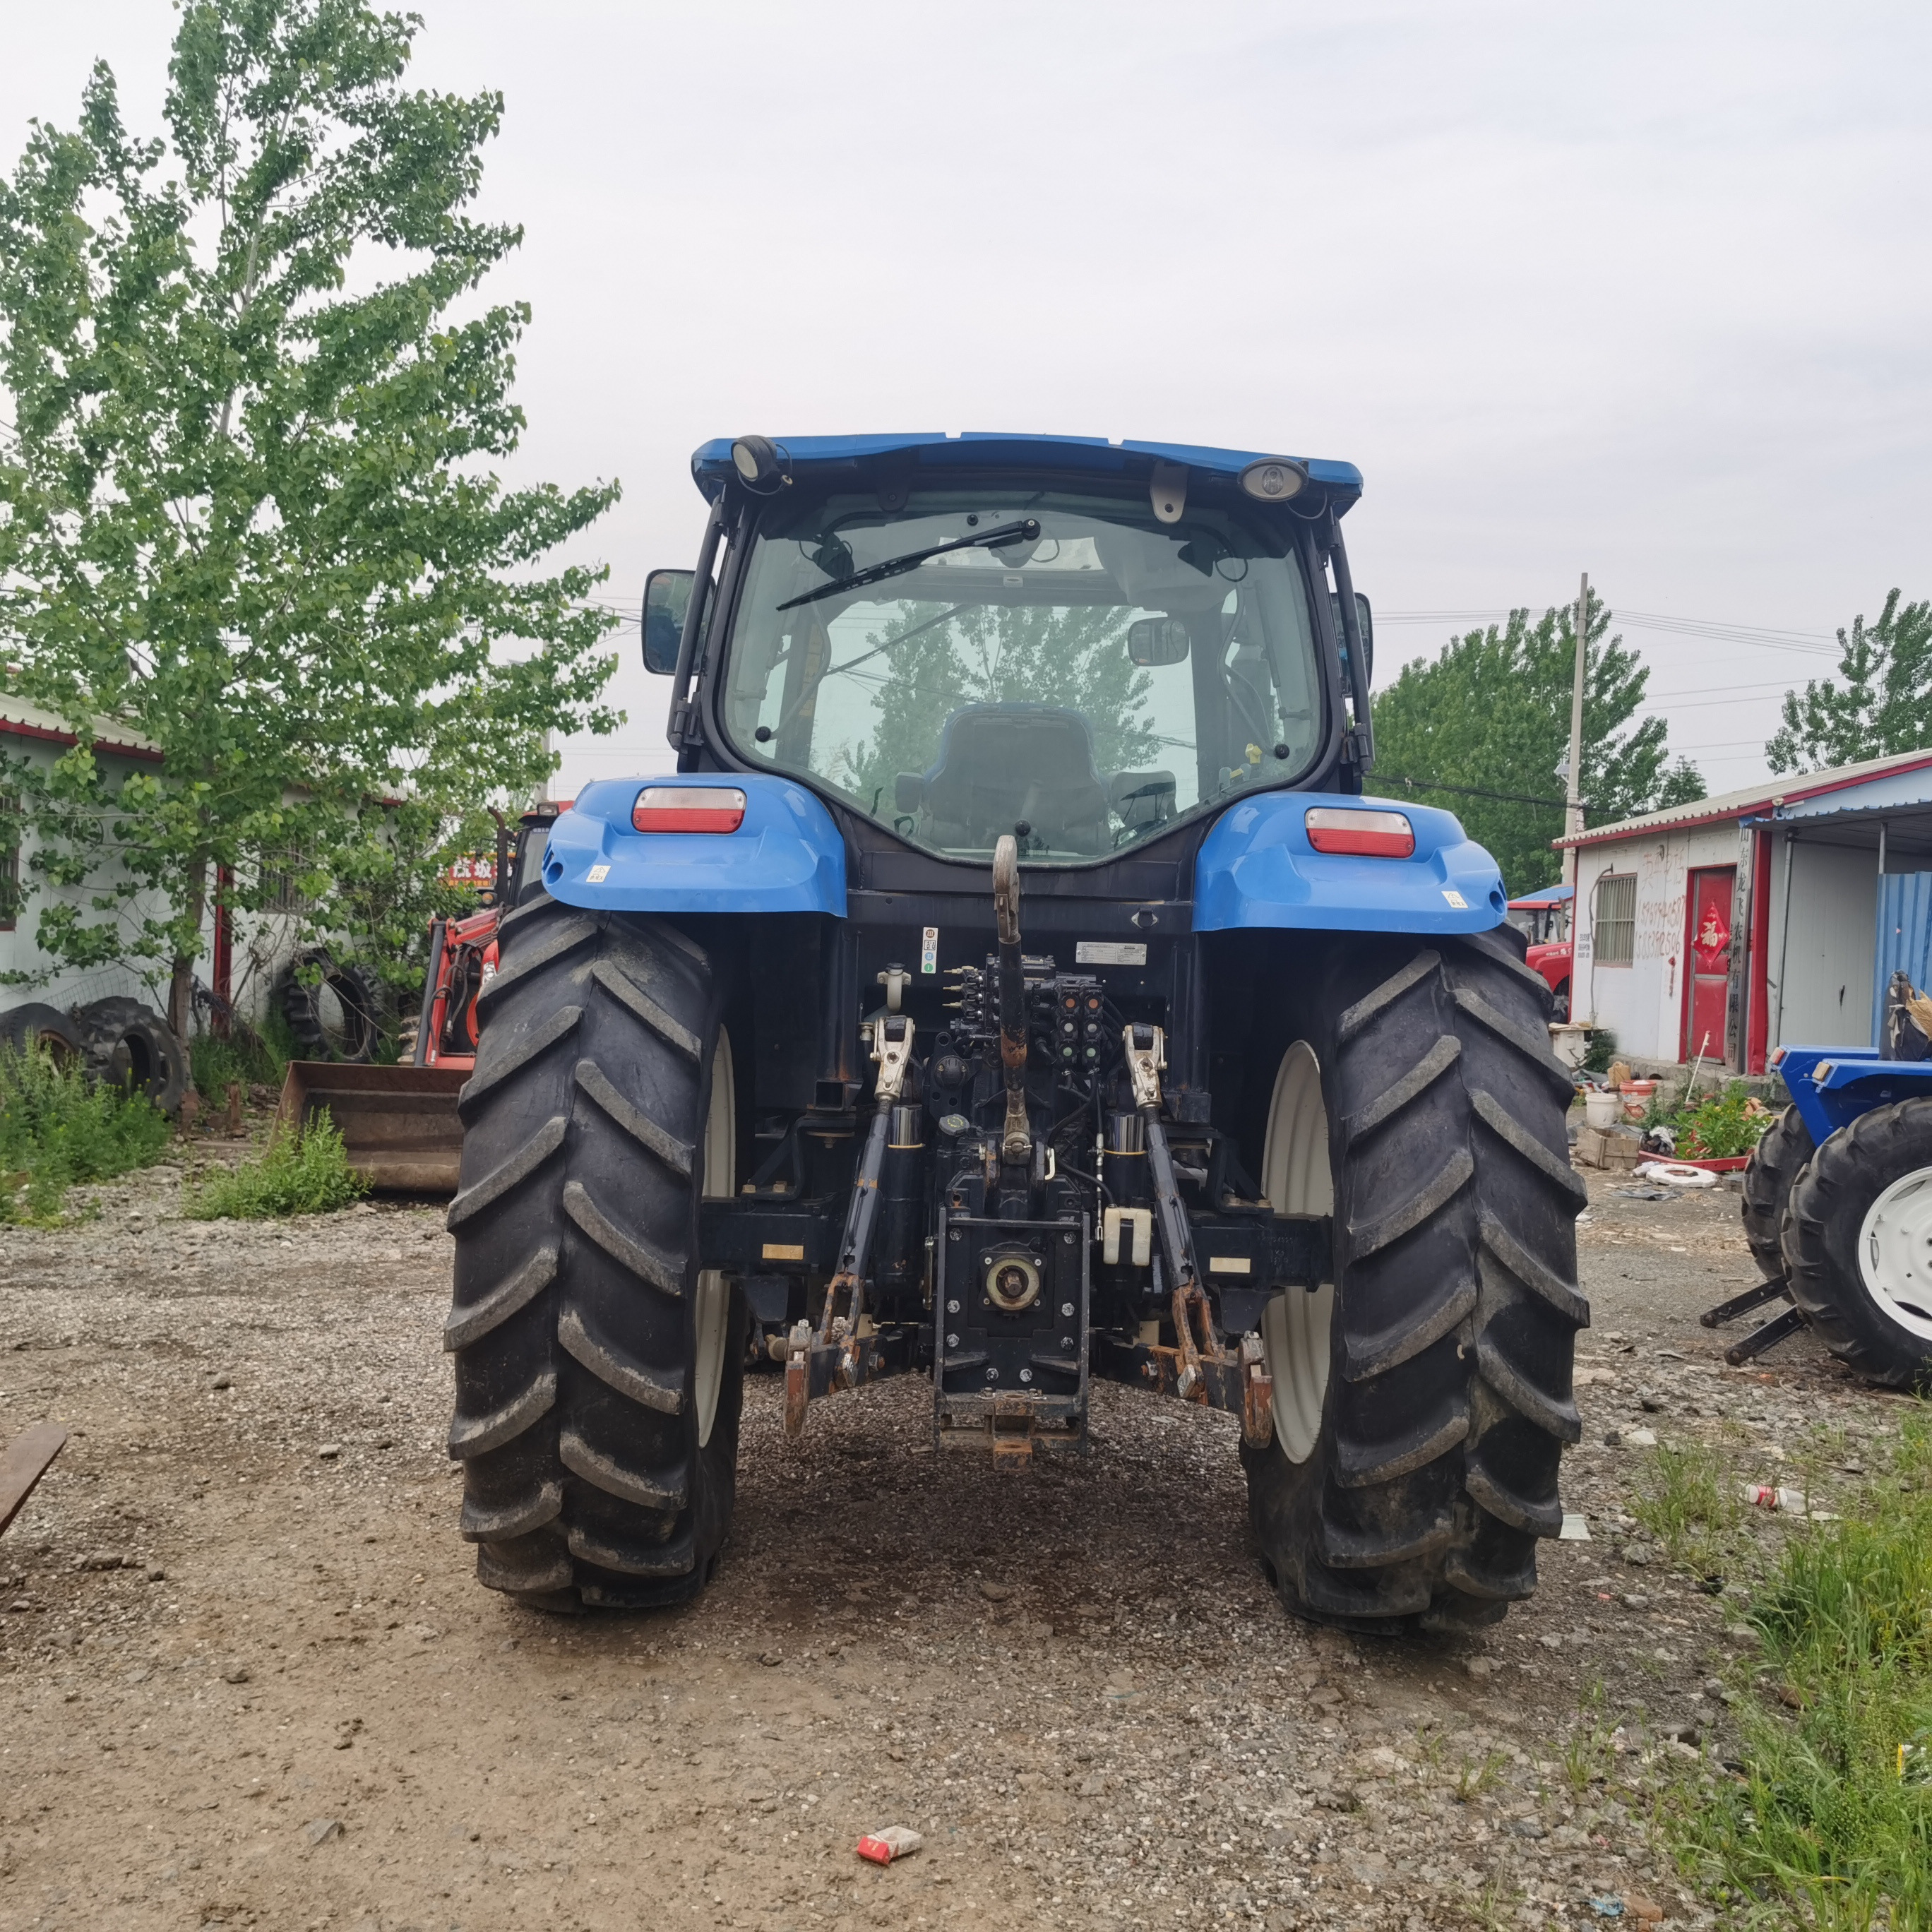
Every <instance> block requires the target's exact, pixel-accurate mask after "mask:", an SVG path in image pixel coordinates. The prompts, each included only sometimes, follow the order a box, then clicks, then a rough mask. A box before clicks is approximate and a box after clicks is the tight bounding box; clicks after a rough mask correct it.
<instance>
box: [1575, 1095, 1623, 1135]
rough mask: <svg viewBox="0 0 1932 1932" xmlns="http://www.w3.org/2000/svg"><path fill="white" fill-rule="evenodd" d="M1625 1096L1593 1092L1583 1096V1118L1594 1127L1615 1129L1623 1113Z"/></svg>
mask: <svg viewBox="0 0 1932 1932" xmlns="http://www.w3.org/2000/svg"><path fill="white" fill-rule="evenodd" d="M1623 1104H1624V1103H1623V1097H1622V1095H1621V1094H1608V1093H1598V1092H1597V1091H1594V1090H1593V1091H1591V1092H1589V1093H1588V1094H1585V1095H1584V1096H1583V1118H1584V1119H1585V1120H1586V1121H1588V1122H1589V1124H1590V1125H1591V1126H1592V1127H1615V1126H1616V1124H1617V1117H1618V1116H1619V1115H1620V1114H1621V1113H1622V1112H1623Z"/></svg>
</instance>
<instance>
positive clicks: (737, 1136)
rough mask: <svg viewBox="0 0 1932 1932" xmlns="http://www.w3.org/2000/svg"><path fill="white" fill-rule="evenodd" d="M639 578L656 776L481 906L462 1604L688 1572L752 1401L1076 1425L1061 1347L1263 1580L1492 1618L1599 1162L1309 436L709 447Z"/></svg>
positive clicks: (710, 1529)
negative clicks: (1223, 1449) (676, 550)
mask: <svg viewBox="0 0 1932 1932" xmlns="http://www.w3.org/2000/svg"><path fill="white" fill-rule="evenodd" d="M692 471H693V474H694V478H695V480H696V481H697V487H698V489H699V490H700V492H701V493H702V494H703V497H704V499H705V501H706V504H707V505H708V506H709V514H708V517H707V519H706V523H705V526H704V535H703V544H702V546H701V548H700V553H699V556H698V559H697V567H696V568H695V570H694V571H659V572H657V573H655V574H653V576H652V578H651V580H650V582H649V586H648V587H647V591H646V604H645V612H644V638H643V643H644V652H645V658H646V664H647V665H648V666H649V668H650V669H651V670H654V671H657V672H660V673H664V675H666V676H668V677H669V678H670V680H671V685H670V722H669V733H670V742H671V743H672V745H673V746H674V747H675V748H676V754H677V766H676V772H674V773H670V774H666V775H662V776H659V777H652V778H638V779H631V780H628V781H622V782H615V781H612V782H600V783H598V784H592V785H590V786H589V787H586V789H585V790H583V793H581V794H580V796H579V797H578V798H577V800H576V802H575V805H574V808H573V809H571V810H570V811H566V812H565V813H564V814H562V817H559V819H558V820H557V821H556V823H555V825H554V826H553V829H552V830H551V832H550V837H549V840H548V843H547V849H546V850H544V852H543V854H542V856H541V864H540V865H538V866H535V867H533V868H532V876H530V877H527V878H526V879H524V880H523V881H522V882H521V883H520V886H519V888H518V889H517V893H516V895H515V896H516V903H515V904H514V906H513V907H506V909H505V912H504V914H503V916H502V922H501V925H500V926H499V966H498V970H497V971H496V974H495V976H494V977H493V978H492V979H491V980H490V983H488V985H487V987H485V988H484V990H483V992H481V996H480V998H478V1001H477V1008H476V1010H477V1016H478V1025H479V1040H478V1049H477V1057H476V1063H475V1073H474V1075H473V1077H472V1079H470V1081H469V1085H468V1086H467V1087H466V1088H465V1090H464V1091H463V1097H462V1101H461V1115H462V1119H463V1130H464V1131H463V1150H462V1166H461V1185H460V1191H459V1192H458V1196H457V1197H456V1199H455V1202H454V1204H453V1205H452V1208H451V1210H450V1214H449V1224H450V1226H451V1227H452V1229H453V1230H454V1232H455V1237H456V1274H455V1305H454V1307H453V1308H452V1313H451V1314H450V1317H449V1325H448V1329H447V1334H446V1340H447V1342H448V1344H449V1347H450V1348H451V1349H452V1350H453V1351H454V1352H455V1358H456V1405H455V1409H456V1412H455V1421H454V1423H453V1424H452V1431H451V1436H450V1449H451V1453H452V1454H453V1455H454V1456H455V1457H458V1458H460V1460H461V1461H462V1463H463V1473H464V1477H465V1482H464V1501H463V1515H462V1528H463V1534H464V1535H465V1536H466V1537H467V1538H469V1539H471V1540H472V1541H474V1542H475V1544H476V1545H477V1546H478V1553H477V1571H478V1577H479V1578H480V1580H481V1581H482V1582H483V1583H484V1584H485V1585H487V1586H490V1588H492V1589H499V1590H502V1591H506V1592H509V1593H511V1595H513V1596H514V1597H516V1598H519V1599H520V1600H522V1601H525V1602H527V1603H529V1604H535V1605H538V1606H541V1607H552V1608H555V1609H559V1610H565V1609H576V1608H579V1607H584V1606H598V1605H608V1606H613V1607H634V1606H647V1605H652V1604H664V1603H668V1602H673V1601H677V1600H679V1599H681V1598H686V1597H688V1596H690V1595H693V1594H694V1593H695V1592H697V1591H698V1590H699V1589H701V1588H702V1587H703V1585H704V1583H705V1582H706V1580H707V1579H708V1578H709V1576H710V1575H711V1574H712V1570H713V1568H714V1566H715V1564H716V1562H717V1561H718V1554H719V1552H720V1550H721V1547H722V1546H723V1544H724V1541H725V1538H726V1535H727V1531H728V1529H729V1526H730V1517H731V1511H732V1503H733V1486H734V1481H735V1468H736V1455H737V1444H738V1427H739V1406H740V1398H741V1395H742V1377H743V1374H744V1372H745V1365H746V1363H747V1360H748V1358H750V1359H751V1360H754V1361H757V1360H769V1361H772V1362H775V1363H779V1364H782V1371H783V1374H784V1406H785V1424H786V1427H787V1430H789V1431H790V1432H791V1433H794V1434H796V1433H797V1432H798V1431H799V1430H802V1429H803V1428H804V1427H805V1426H806V1424H807V1418H808V1413H809V1411H810V1408H811V1404H812V1403H814V1401H816V1400H820V1399H821V1398H823V1397H826V1396H829V1395H832V1394H834V1392H835V1391H841V1390H849V1389H853V1388H860V1387H863V1386H865V1385H868V1384H870V1383H872V1382H876V1381H878V1380H879V1379H881V1378H883V1377H885V1376H892V1375H901V1374H907V1373H912V1374H916V1375H918V1376H922V1377H923V1378H926V1379H929V1382H930V1384H931V1387H932V1405H933V1429H934V1433H935V1443H936V1444H937V1445H938V1447H940V1448H941V1449H943V1450H945V1451H950V1452H959V1453H974V1454H982V1455H987V1456H990V1457H993V1458H995V1460H997V1461H999V1462H1001V1463H1007V1464H1011V1465H1013V1466H1022V1465H1024V1464H1025V1463H1026V1462H1027V1461H1028V1459H1029V1458H1031V1457H1034V1456H1036V1455H1039V1454H1048V1453H1053V1452H1061V1453H1064V1452H1066V1451H1076V1452H1077V1451H1079V1450H1081V1449H1082V1448H1085V1445H1086V1438H1087V1415H1088V1391H1089V1389H1090V1388H1091V1384H1092V1382H1093V1380H1094V1378H1096V1377H1106V1378H1109V1379H1113V1380H1115V1381H1118V1382H1125V1383H1128V1384H1130V1385H1133V1386H1135V1387H1136V1388H1141V1389H1143V1390H1145V1391H1148V1394H1149V1395H1150V1396H1151V1397H1155V1398H1160V1397H1166V1398H1169V1399H1178V1400H1184V1401H1188V1402H1192V1403H1198V1404H1202V1405H1205V1406H1210V1407H1212V1408H1215V1409H1221V1410H1223V1411H1226V1412H1228V1413H1229V1415H1231V1416H1232V1417H1233V1418H1237V1419H1238V1424H1239V1435H1240V1439H1241V1457H1242V1458H1243V1460H1244V1463H1245V1465H1246V1469H1247V1481H1248V1486H1249V1496H1250V1513H1251V1516H1252V1520H1253V1532H1254V1535H1255V1538H1256V1544H1257V1547H1258V1552H1259V1556H1260V1559H1261V1561H1262V1564H1263V1565H1264V1566H1265V1569H1266V1571H1267V1574H1268V1576H1269V1577H1270V1578H1271V1581H1272V1583H1273V1585H1274V1587H1275V1588H1276V1589H1277V1591H1278V1592H1280V1595H1281V1597H1282V1598H1283V1601H1285V1602H1286V1604H1288V1606H1289V1607H1290V1608H1292V1610H1295V1611H1297V1612H1298V1613H1301V1614H1303V1615H1304V1616H1309V1617H1311V1618H1315V1619H1321V1620H1324V1621H1327V1622H1334V1623H1338V1624H1342V1625H1349V1626H1352V1627H1355V1628H1367V1629H1375V1630H1382V1631H1389V1630H1399V1629H1404V1628H1430V1629H1437V1630H1451V1631H1453V1630H1460V1629H1464V1628H1469V1627H1472V1626H1476V1625H1483V1624H1487V1623H1489V1622H1493V1621H1494V1620H1495V1619H1497V1618H1499V1617H1500V1616H1502V1615H1503V1613H1504V1612H1505V1607H1507V1605H1508V1604H1509V1603H1510V1602H1511V1601H1513V1600H1516V1599H1520V1598H1524V1597H1526V1596H1528V1595H1529V1594H1530V1593H1531V1592H1532V1589H1534V1587H1535V1580H1536V1555H1535V1551H1536V1543H1537V1539H1538V1538H1541V1537H1547V1536H1554V1535H1556V1534H1557V1532H1558V1531H1559V1528H1560V1526H1561V1523H1562V1511H1561V1508H1560V1507H1559V1501H1558V1493H1557V1475H1558V1463H1559V1457H1560V1455H1561V1454H1562V1448H1563V1446H1564V1445H1565V1444H1566V1443H1568V1442H1574V1441H1575V1440H1576V1439H1577V1436H1578V1434H1579V1424H1578V1421H1577V1412H1576V1409H1575V1407H1574V1403H1573V1402H1572V1400H1571V1361H1572V1353H1573V1346H1574V1337H1575V1334H1576V1331H1577V1328H1579V1327H1580V1325H1583V1323H1585V1322H1587V1320H1588V1319H1589V1310H1588V1307H1587V1305H1586V1303H1585V1301H1584V1300H1583V1297H1582V1296H1581V1295H1580V1293H1579V1292H1578V1290H1577V1268H1576V1252H1575V1234H1574V1225H1573V1224H1574V1220H1575V1217H1576V1215H1577V1211H1578V1209H1579V1208H1580V1205H1582V1202H1583V1188H1582V1186H1581V1184H1580V1182H1579V1181H1578V1180H1577V1177H1576V1176H1575V1175H1574V1173H1573V1172H1572V1171H1571V1165H1570V1161H1569V1158H1568V1148H1567V1143H1566V1139H1565V1111H1566V1109H1567V1108H1568V1106H1569V1104H1570V1102H1571V1097H1572V1094H1571V1082H1570V1079H1569V1077H1568V1075H1567V1074H1566V1073H1565V1072H1564V1070H1562V1068H1561V1067H1559V1065H1558V1064H1556V1061H1555V1059H1554V1058H1553V1056H1552V1054H1551V1052H1550V1042H1549V1036H1548V1033H1547V1020H1548V1016H1549V1012H1550V992H1549V989H1548V987H1547V986H1546V985H1545V984H1544V982H1543V980H1541V979H1540V978H1539V977H1538V976H1537V975H1536V974H1534V973H1532V972H1531V971H1529V970H1528V969H1527V968H1526V966H1525V965H1524V963H1523V939H1522V937H1521V935H1520V934H1517V933H1516V932H1514V931H1513V930H1512V929H1511V928H1509V927H1508V926H1506V925H1505V923H1504V920H1503V913H1504V904H1505V901H1504V894H1503V889H1502V880H1501V878H1500V877H1499V875H1498V873H1497V869H1496V865H1495V864H1494V862H1493V861H1492V860H1491V859H1490V856H1488V854H1487V853H1485V852H1484V851H1483V850H1481V849H1480V848H1479V847H1477V846H1475V845H1474V844H1471V843H1470V842H1469V841H1467V840H1466V838H1464V836H1463V832H1462V829H1461V827H1460V826H1459V825H1458V823H1457V821H1456V820H1455V819H1454V817H1451V815H1450V814H1448V813H1447V812H1444V811H1434V810H1431V809H1429V808H1426V807H1421V806H1418V805H1409V804H1397V803H1394V802H1389V801H1387V800H1382V799H1372V798H1370V797H1367V796H1364V781H1365V779H1366V778H1367V775H1368V773H1369V771H1370V764H1371V761H1372V757H1373V738H1372V735H1371V730H1370V710H1369V685H1370V667H1371V651H1372V648H1373V637H1372V631H1371V623H1370V611H1369V608H1368V605H1367V601H1366V600H1365V599H1362V598H1358V596H1357V595H1356V594H1355V590H1354V588H1353V586H1352V583H1351V582H1350V579H1349V565H1348V558H1347V554H1346V551H1345V550H1344V548H1343V541H1342V531H1341V524H1342V519H1343V515H1344V514H1345V512H1346V511H1348V509H1349V508H1350V507H1351V505H1353V504H1354V503H1355V501H1356V499H1357V498H1358V496H1359V494H1360V491H1361V477H1360V475H1359V474H1358V472H1357V471H1356V470H1355V469H1354V468H1353V467H1352V466H1350V465H1349V464H1346V463H1328V462H1312V461H1304V460H1298V459H1293V458H1286V457H1274V456H1268V455H1259V454H1255V453H1242V452H1230V451H1226V450H1218V449H1195V448H1191V447H1183V446H1166V445H1154V444H1144V443H1119V444H1115V443H1107V442H1104V441H1094V440H1084V439H1080V438H1068V437H1025V436H992V435H989V436H965V437H958V436H941V435H930V436H880V437H832V438H814V439H804V440H794V441H792V442H790V443H778V442H774V441H771V440H766V439H764V438H762V437H741V438H739V439H737V440H736V441H732V442H718V443H710V444H707V445H706V446H705V447H704V448H703V449H700V450H699V451H698V452H697V454H696V455H695V457H694V458H693V460H692Z"/></svg>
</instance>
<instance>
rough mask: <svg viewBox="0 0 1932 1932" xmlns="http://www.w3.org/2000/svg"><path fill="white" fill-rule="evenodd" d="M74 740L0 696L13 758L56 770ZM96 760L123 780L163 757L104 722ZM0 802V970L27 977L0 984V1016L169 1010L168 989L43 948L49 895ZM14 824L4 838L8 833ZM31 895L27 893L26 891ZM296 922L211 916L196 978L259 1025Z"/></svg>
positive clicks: (149, 907)
mask: <svg viewBox="0 0 1932 1932" xmlns="http://www.w3.org/2000/svg"><path fill="white" fill-rule="evenodd" d="M74 742H75V739H74V733H72V732H71V731H70V730H68V729H67V728H66V727H65V726H64V725H63V724H62V722H61V721H60V720H59V719H58V718H56V717H55V716H53V715H52V714H51V713H49V712H44V711H42V710H40V709H39V708H38V707H37V706H34V705H31V704H28V703H26V702H25V701H24V700H22V699H20V698H17V697H5V696H0V751H4V752H5V753H6V754H8V755H10V756H11V757H13V758H15V759H23V758H24V759H26V760H29V761H30V762H32V763H38V764H52V763H53V761H54V760H55V759H56V758H58V757H60V755H61V754H62V752H64V751H67V750H68V749H69V748H71V747H72V745H74ZM94 749H95V756H96V757H97V758H98V760H100V762H101V765H102V766H103V767H104V769H107V771H108V772H110V773H117V774H120V775H125V774H126V773H127V772H133V771H136V770H139V769H141V768H142V767H143V766H151V765H153V764H157V763H159V762H160V755H161V754H160V752H159V751H157V749H156V748H154V746H153V745H151V744H149V743H148V742H147V741H146V740H145V739H142V737H141V736H139V734H138V733H134V732H130V731H129V730H127V727H125V726H123V725H116V724H113V723H112V722H111V721H107V720H105V719H104V720H102V721H101V722H100V724H99V727H98V732H97V734H96V736H95V743H94ZM9 804H10V801H8V800H7V799H5V798H4V797H0V972H4V973H7V974H23V975H26V981H25V983H22V982H20V981H13V980H10V981H8V982H7V983H4V984H0V1010H5V1009H6V1008H7V1007H14V1006H19V1005H23V1004H26V1003H27V1002H28V1001H44V1002H46V1004H48V1005H49V1006H55V1007H63V1008H65V1007H78V1006H85V1005H86V1004H89V1002H90V1001H95V1000H102V999H110V998H117V997H118V998H131V999H136V1000H139V1001H142V1002H143V1003H144V1004H147V1005H148V1006H151V1007H154V1009H155V1010H157V1012H158V1011H163V1010H165V1008H166V986H164V985H154V986H150V985H148V984H147V983H145V982H144V981H142V980H141V979H140V978H139V977H138V976H137V975H136V974H135V973H134V972H133V971H131V970H130V968H127V967H124V966H106V967H98V968H74V967H71V966H66V965H62V964H61V963H60V962H58V961H57V960H55V959H52V958H51V957H50V956H49V955H48V954H47V953H44V952H43V951H42V950H41V949H40V945H39V944H38V942H37V940H36V938H35V937H34V932H35V929H36V928H37V926H38V924H39V913H40V907H41V906H42V905H43V904H44V902H45V898H46V895H47V893H46V889H45V888H43V887H40V886H37V884H36V883H35V881H34V878H33V875H32V872H31V865H30V861H31V858H32V855H33V846H32V843H31V838H28V837H24V836H23V834H22V832H21V831H20V825H19V817H18V813H17V809H16V810H14V811H9V810H8V805H9ZM9 820H10V821H11V829H10V832H9V830H8V829H7V825H8V821H9ZM110 883H113V872H112V870H111V869H110V871H107V872H106V873H104V874H102V875H101V876H100V877H97V878H95V879H92V880H89V883H87V884H86V886H81V887H79V888H75V889H60V888H55V889H54V891H53V895H54V896H57V897H60V898H66V899H68V900H69V901H72V902H73V903H74V904H80V905H83V906H85V905H86V904H87V902H88V901H89V899H90V898H92V896H93V895H95V893H96V892H98V891H99V890H101V888H102V887H103V886H104V885H107V884H110ZM30 894H31V896H29V895H30ZM160 910H163V907H162V906H161V905H160V902H159V901H157V899H155V898H153V897H152V896H151V895H148V896H137V897H136V898H133V899H130V901H128V904H127V908H126V912H125V916H127V918H128V919H130V922H131V921H138V920H139V919H140V918H142V916H144V915H145V913H148V912H149V911H153V912H156V913H158V912H159V911H160ZM295 939H296V920H295V919H294V918H293V917H283V916H278V915H276V914H274V913H269V914H266V915H260V916H252V917H251V916H239V917H236V918H234V919H230V918H229V916H226V914H223V915H220V916H217V915H216V914H215V913H213V912H211V913H210V914H209V916H208V922H207V926H206V928H205V935H204V945H205V952H204V955H203V958H202V961H201V963H200V965H199V968H198V969H197V971H198V975H199V978H200V979H201V980H202V983H203V984H204V985H205V986H208V987H209V988H210V989H211V990H212V991H213V992H215V993H216V994H217V995H220V997H221V998H223V999H233V1001H235V1002H236V1006H237V1008H238V1010H239V1011H240V1012H241V1013H242V1016H243V1017H244V1018H245V1019H250V1020H252V1021H256V1022H259V1021H260V1018H261V1016H262V1015H263V1013H264V1012H265V1011H266V1007H267V1004H268V1001H269V994H270V989H271V987H272V983H273V981H274V978H275V974H276V972H277V971H278V970H279V968H281V965H282V964H283V963H284V961H285V960H286V959H287V958H288V957H289V956H290V955H291V954H292V953H293V950H294V947H295Z"/></svg>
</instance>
